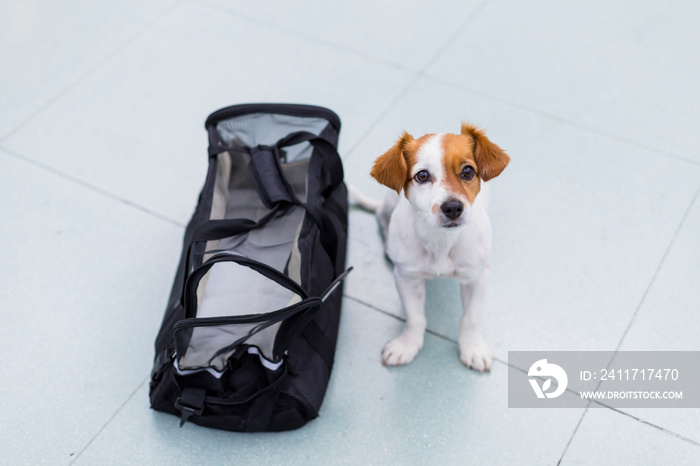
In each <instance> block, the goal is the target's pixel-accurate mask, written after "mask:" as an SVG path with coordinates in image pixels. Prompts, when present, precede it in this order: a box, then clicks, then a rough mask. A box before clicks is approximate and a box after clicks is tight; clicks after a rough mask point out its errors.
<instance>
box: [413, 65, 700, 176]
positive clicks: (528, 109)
mask: <svg viewBox="0 0 700 466" xmlns="http://www.w3.org/2000/svg"><path fill="white" fill-rule="evenodd" d="M421 78H422V79H424V80H426V81H430V82H433V83H436V84H441V85H443V86H446V87H450V88H453V89H457V90H461V91H464V92H467V93H469V94H472V95H475V96H478V97H481V98H484V99H487V100H490V101H492V102H495V103H498V104H502V105H505V106H508V107H511V108H514V109H516V110H520V111H523V112H526V113H529V114H531V115H534V116H538V117H540V118H544V119H547V120H550V121H554V122H556V123H559V124H561V125H565V126H569V127H572V128H576V129H578V130H581V131H585V132H588V133H592V134H595V135H597V136H601V137H604V138H607V139H610V140H613V141H617V142H620V143H624V144H627V145H629V146H632V147H636V148H639V149H643V150H645V151H648V152H651V153H653V154H658V155H663V156H665V157H668V158H670V159H673V160H676V161H679V162H684V163H685V164H688V165H691V166H693V167H695V168H700V161H699V160H694V159H692V158H689V157H686V156H683V155H679V154H676V153H673V152H669V151H665V150H663V149H659V148H658V147H654V146H650V145H648V144H645V143H643V142H639V141H636V140H634V139H631V138H628V137H624V136H620V135H618V134H615V133H610V132H607V131H604V130H601V129H599V128H595V127H593V126H588V125H586V124H583V123H580V122H578V121H575V120H571V119H568V118H566V117H562V116H559V115H556V114H553V113H549V112H546V111H543V110H540V109H537V108H533V107H530V106H528V105H524V104H521V103H518V102H514V101H511V100H508V99H505V98H502V97H499V96H497V95H495V94H491V93H489V92H484V91H481V90H479V89H476V88H473V87H469V86H465V85H461V84H457V83H454V82H449V81H445V80H443V79H440V78H438V77H436V76H434V75H431V74H430V73H429V72H426V73H424V74H421Z"/></svg>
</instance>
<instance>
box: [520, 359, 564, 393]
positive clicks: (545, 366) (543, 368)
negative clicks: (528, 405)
mask: <svg viewBox="0 0 700 466" xmlns="http://www.w3.org/2000/svg"><path fill="white" fill-rule="evenodd" d="M527 375H528V376H530V378H529V379H528V380H529V381H530V385H532V389H533V390H534V391H535V395H537V398H544V397H547V398H556V397H558V396H559V395H561V394H562V393H564V390H566V386H567V385H568V383H569V378H568V377H567V376H566V372H565V371H564V369H562V368H561V366H558V365H556V364H551V363H548V362H547V360H546V359H540V360H539V361H535V363H534V364H533V365H532V366H530V370H529V371H528V372H527ZM547 377H548V378H547ZM538 378H547V380H545V381H544V383H542V387H540V385H539V384H538V382H537V379H538ZM552 379H554V380H556V381H557V388H556V390H554V391H552V392H547V390H549V388H550V387H551V386H552Z"/></svg>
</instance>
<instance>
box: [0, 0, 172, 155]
mask: <svg viewBox="0 0 700 466" xmlns="http://www.w3.org/2000/svg"><path fill="white" fill-rule="evenodd" d="M183 1H184V0H176V1H174V2H173V3H172V4H171V5H170V6H168V7H167V8H165V9H164V10H163V11H162V12H161V14H159V15H158V16H157V17H156V18H154V19H152V20H151V21H149V22H147V23H146V24H145V25H143V26H142V27H141V28H140V29H138V30H137V31H136V32H134V33H133V34H132V35H131V36H130V37H128V38H127V39H126V40H125V41H124V42H122V43H121V44H119V45H117V47H116V48H115V49H113V50H112V51H111V52H107V54H106V55H104V56H103V58H102V59H100V60H98V61H97V62H96V63H95V64H94V65H92V66H91V67H90V68H88V69H87V70H86V71H84V72H83V73H82V74H81V75H80V76H78V77H77V78H75V79H74V80H73V81H72V82H71V83H70V84H68V85H67V86H66V87H64V88H63V89H62V90H61V91H59V92H58V93H57V94H55V95H54V96H53V97H51V98H49V99H48V100H47V101H45V103H44V105H42V106H41V107H39V108H38V109H37V110H35V111H34V112H32V113H31V114H30V115H29V116H28V117H27V118H25V119H24V120H22V121H21V122H20V123H19V124H17V125H16V126H15V127H14V128H12V129H11V130H10V131H9V132H8V133H6V134H5V135H4V136H2V137H0V144H2V143H3V142H5V141H7V140H8V139H9V138H10V137H11V136H13V135H14V134H15V133H16V132H17V131H19V130H20V129H22V128H23V127H24V126H26V125H27V124H28V123H29V122H31V121H32V120H33V119H34V118H36V117H37V116H38V115H39V114H41V113H42V112H44V111H45V110H46V109H47V108H49V107H51V106H52V105H53V104H54V103H56V102H57V101H59V100H60V99H61V98H62V97H63V96H65V95H66V94H68V93H69V92H70V91H71V90H73V89H75V88H76V87H77V86H78V85H79V84H81V83H82V82H83V81H85V80H86V79H87V78H89V77H90V76H92V75H93V74H94V73H95V72H96V71H98V70H99V69H100V68H102V67H103V66H104V65H106V64H107V63H108V62H110V61H111V60H112V59H113V58H114V57H116V56H117V55H119V54H120V53H121V52H122V51H123V50H124V49H125V48H126V47H128V46H129V45H131V44H132V43H133V42H134V41H136V40H137V39H138V38H139V37H141V36H142V35H143V34H145V33H146V32H147V31H148V30H149V29H151V28H152V27H153V26H155V25H156V24H158V23H159V22H160V21H162V20H163V19H165V18H166V17H167V16H168V15H169V14H170V13H172V11H173V10H175V8H177V7H178V6H180V4H182V2H183Z"/></svg>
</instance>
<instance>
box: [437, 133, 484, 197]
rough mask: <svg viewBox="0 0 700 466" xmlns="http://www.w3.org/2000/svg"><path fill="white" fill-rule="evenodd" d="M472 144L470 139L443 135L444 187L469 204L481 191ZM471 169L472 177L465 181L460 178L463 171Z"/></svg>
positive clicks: (454, 135)
mask: <svg viewBox="0 0 700 466" xmlns="http://www.w3.org/2000/svg"><path fill="white" fill-rule="evenodd" d="M473 147H474V143H473V142H472V140H471V138H469V137H467V136H463V135H457V134H445V136H444V137H443V139H442V152H443V157H442V167H443V169H444V171H445V181H444V183H445V187H446V189H447V190H448V191H450V192H451V193H453V194H454V195H455V196H457V197H458V198H464V197H466V198H467V199H468V200H469V203H470V204H473V203H474V199H476V195H477V194H479V191H480V190H481V182H480V181H479V177H478V176H476V174H477V173H478V171H477V170H478V168H477V163H476V160H475V157H474V150H473ZM466 167H471V168H472V169H473V170H474V175H475V176H474V177H472V178H471V179H467V178H465V177H463V176H462V173H463V170H464V169H465V168H466Z"/></svg>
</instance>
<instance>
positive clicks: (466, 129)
mask: <svg viewBox="0 0 700 466" xmlns="http://www.w3.org/2000/svg"><path fill="white" fill-rule="evenodd" d="M462 134H463V135H464V136H471V137H472V139H473V140H474V159H476V169H477V172H478V174H479V177H480V178H481V179H482V180H484V181H488V180H490V179H491V178H496V177H497V176H498V175H500V174H501V172H502V171H503V170H504V169H505V168H506V165H508V162H510V157H508V154H506V153H505V152H504V151H503V149H501V148H500V147H498V146H497V145H496V144H494V143H492V142H491V141H490V140H489V138H487V137H486V134H485V133H484V132H483V131H482V130H480V129H479V128H477V127H476V126H474V125H470V124H467V123H464V122H463V123H462Z"/></svg>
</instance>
